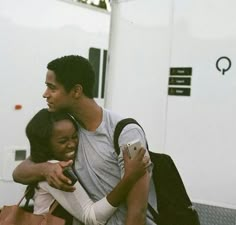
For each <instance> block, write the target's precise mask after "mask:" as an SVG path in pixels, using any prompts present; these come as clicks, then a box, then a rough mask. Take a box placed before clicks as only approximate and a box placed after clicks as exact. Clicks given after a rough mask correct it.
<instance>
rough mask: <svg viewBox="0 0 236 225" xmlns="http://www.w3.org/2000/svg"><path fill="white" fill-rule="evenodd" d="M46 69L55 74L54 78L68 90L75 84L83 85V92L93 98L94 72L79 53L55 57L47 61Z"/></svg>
mask: <svg viewBox="0 0 236 225" xmlns="http://www.w3.org/2000/svg"><path fill="white" fill-rule="evenodd" d="M47 69H49V70H52V71H53V72H54V73H55V74H56V80H57V82H59V83H60V84H62V85H63V86H64V88H65V90H66V91H67V92H69V91H70V90H71V89H72V88H73V87H74V86H75V85H76V84H80V85H81V86H82V87H83V93H84V94H85V95H86V96H87V97H89V98H93V88H94V83H95V73H94V70H93V67H92V65H91V64H90V62H89V61H88V60H87V59H86V58H84V57H82V56H79V55H69V56H63V57H61V58H57V59H55V60H53V61H51V62H49V63H48V65H47Z"/></svg>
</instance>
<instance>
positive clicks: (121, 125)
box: [113, 118, 144, 155]
mask: <svg viewBox="0 0 236 225" xmlns="http://www.w3.org/2000/svg"><path fill="white" fill-rule="evenodd" d="M131 123H134V124H137V125H138V126H140V127H141V125H140V124H139V123H138V122H137V121H136V120H135V119H133V118H126V119H123V120H120V121H119V122H118V123H117V124H116V127H115V131H114V136H113V143H114V148H115V151H116V153H117V155H119V154H120V147H119V137H120V134H121V132H122V130H123V129H124V127H125V126H127V125H128V124H131ZM141 128H142V127H141ZM142 130H143V128H142ZM143 132H144V130H143Z"/></svg>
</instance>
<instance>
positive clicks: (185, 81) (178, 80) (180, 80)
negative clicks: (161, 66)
mask: <svg viewBox="0 0 236 225" xmlns="http://www.w3.org/2000/svg"><path fill="white" fill-rule="evenodd" d="M169 85H183V86H185V85H186V86H189V85H191V78H190V77H169Z"/></svg>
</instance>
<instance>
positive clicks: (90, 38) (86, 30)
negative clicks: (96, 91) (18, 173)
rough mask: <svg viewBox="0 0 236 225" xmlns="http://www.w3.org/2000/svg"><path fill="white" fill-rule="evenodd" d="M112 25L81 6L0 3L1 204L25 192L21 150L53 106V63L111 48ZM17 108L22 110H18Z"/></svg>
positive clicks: (49, 0)
mask: <svg viewBox="0 0 236 225" xmlns="http://www.w3.org/2000/svg"><path fill="white" fill-rule="evenodd" d="M109 26H110V15H109V14H108V13H106V12H105V11H103V12H102V11H101V10H95V9H91V8H88V7H83V6H82V5H81V4H77V5H76V4H68V3H66V2H63V1H57V0H40V1H30V0H23V1H17V0H12V1H8V0H0V30H1V41H0V78H1V81H0V96H1V97H0V124H1V131H2V133H1V140H0V154H1V157H0V196H1V198H0V206H1V205H2V204H11V203H15V202H16V200H18V198H19V195H20V193H21V192H22V190H23V187H22V188H21V189H22V190H21V189H19V188H18V185H17V184H13V182H12V177H11V174H12V171H13V169H14V168H15V166H16V165H17V164H18V163H19V161H15V151H16V150H17V149H25V150H27V151H29V149H28V148H29V146H28V141H27V139H26V136H25V126H26V124H27V122H28V121H29V119H30V118H31V117H32V116H33V114H34V113H36V112H37V111H38V110H39V109H41V108H43V107H47V105H46V104H45V100H44V99H43V98H42V94H43V91H44V89H45V84H44V82H45V75H46V65H47V63H48V62H49V61H51V60H52V59H55V58H57V57H61V56H63V55H67V54H79V55H83V56H85V57H88V51H89V48H90V47H95V48H101V49H107V48H108V37H109ZM99 100H100V99H98V101H99ZM17 104H20V105H22V109H21V110H15V105H17ZM10 189H11V190H15V191H9V190H10ZM13 192H14V193H16V195H15V194H14V195H12V194H10V193H13ZM17 196H18V197H17Z"/></svg>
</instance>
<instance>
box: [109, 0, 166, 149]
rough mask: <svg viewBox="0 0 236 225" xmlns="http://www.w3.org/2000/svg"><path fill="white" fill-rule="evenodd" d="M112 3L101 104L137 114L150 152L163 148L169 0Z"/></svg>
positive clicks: (136, 0) (129, 113) (123, 112)
mask: <svg viewBox="0 0 236 225" xmlns="http://www.w3.org/2000/svg"><path fill="white" fill-rule="evenodd" d="M112 4H113V5H112V19H111V39H110V47H109V61H108V74H107V77H108V79H107V83H106V98H105V106H106V107H108V108H110V109H112V110H114V111H116V112H118V113H120V114H123V115H124V116H131V117H134V118H136V119H137V120H138V121H139V122H140V123H141V124H142V125H143V127H144V129H145V130H146V133H147V136H148V140H149V145H150V147H151V149H152V151H163V147H164V135H165V116H166V115H165V113H166V99H167V98H166V94H167V79H168V77H167V76H166V74H167V73H168V68H169V52H170V48H169V47H170V45H169V44H170V25H171V1H170V0H166V1H162V0H147V1H143V0H134V1H113V2H112ZM153 127H155V128H156V129H155V128H154V130H153Z"/></svg>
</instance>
